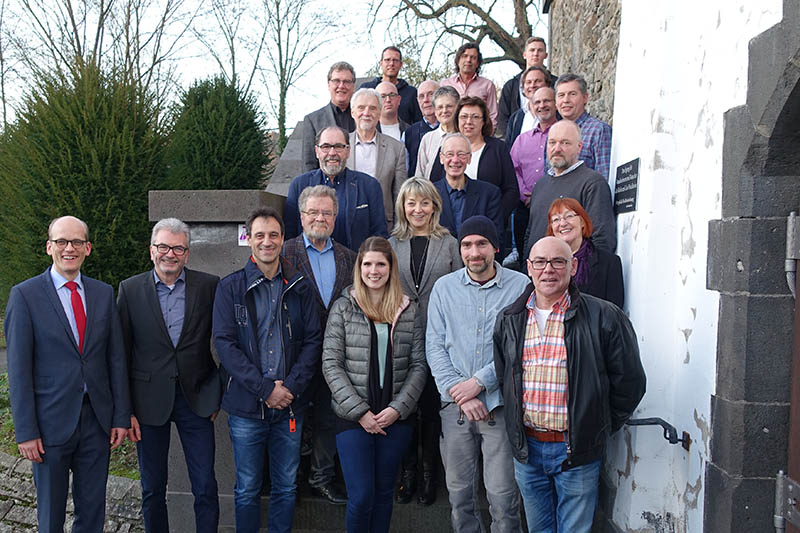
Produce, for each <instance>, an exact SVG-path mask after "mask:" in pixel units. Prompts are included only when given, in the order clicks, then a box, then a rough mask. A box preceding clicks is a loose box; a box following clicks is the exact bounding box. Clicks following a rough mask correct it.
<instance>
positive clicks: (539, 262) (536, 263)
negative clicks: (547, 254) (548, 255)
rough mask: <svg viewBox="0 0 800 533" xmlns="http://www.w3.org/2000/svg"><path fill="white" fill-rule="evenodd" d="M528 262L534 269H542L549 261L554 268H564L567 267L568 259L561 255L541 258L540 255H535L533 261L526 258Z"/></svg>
mask: <svg viewBox="0 0 800 533" xmlns="http://www.w3.org/2000/svg"><path fill="white" fill-rule="evenodd" d="M528 263H530V265H531V267H533V269H534V270H544V269H545V268H547V263H550V264H551V265H552V266H553V268H555V269H556V270H564V269H565V268H567V263H569V261H567V260H566V259H564V258H563V257H554V258H553V259H543V258H541V257H537V258H535V259H534V260H533V261H531V260H530V259H528Z"/></svg>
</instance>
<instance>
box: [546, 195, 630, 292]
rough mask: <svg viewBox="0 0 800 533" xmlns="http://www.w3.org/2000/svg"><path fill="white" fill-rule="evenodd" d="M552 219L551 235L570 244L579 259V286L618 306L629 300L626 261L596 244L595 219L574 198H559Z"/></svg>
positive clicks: (554, 204) (549, 233) (576, 283)
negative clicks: (626, 284)
mask: <svg viewBox="0 0 800 533" xmlns="http://www.w3.org/2000/svg"><path fill="white" fill-rule="evenodd" d="M547 218H548V220H549V221H550V223H549V224H548V226H547V235H549V236H555V237H558V238H559V239H561V240H563V241H565V242H566V243H567V244H569V247H570V249H572V255H573V256H574V257H576V258H577V259H578V270H577V272H576V273H575V275H574V276H573V277H572V280H573V281H574V282H575V285H577V286H578V290H580V291H581V292H583V293H585V294H591V295H592V296H597V297H598V298H602V299H603V300H607V301H609V302H611V303H613V304H616V305H617V306H618V307H622V304H623V303H625V287H624V285H623V283H622V262H621V261H620V259H619V257H618V256H617V255H615V254H612V253H609V252H606V251H605V250H601V249H600V248H595V246H594V245H593V244H592V219H590V218H589V215H588V214H587V213H586V210H585V209H584V208H583V206H582V205H581V204H580V202H578V201H577V200H575V199H574V198H557V199H556V200H554V201H553V203H552V204H550V209H549V210H548V212H547Z"/></svg>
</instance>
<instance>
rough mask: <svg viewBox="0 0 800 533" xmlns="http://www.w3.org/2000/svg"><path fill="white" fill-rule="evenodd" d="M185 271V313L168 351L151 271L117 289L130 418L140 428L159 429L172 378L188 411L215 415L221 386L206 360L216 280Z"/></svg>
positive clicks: (172, 397)
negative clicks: (176, 339)
mask: <svg viewBox="0 0 800 533" xmlns="http://www.w3.org/2000/svg"><path fill="white" fill-rule="evenodd" d="M184 270H185V271H186V309H185V311H184V316H183V329H182V330H181V336H180V340H179V341H178V346H176V347H175V346H172V341H171V340H170V338H169V334H168V333H167V326H166V324H165V323H164V317H163V315H162V313H161V306H160V305H159V303H158V295H157V294H156V284H155V280H154V278H153V271H152V270H148V271H147V272H142V273H141V274H138V275H136V276H133V277H130V278H128V279H126V280H125V281H123V282H122V283H120V284H119V294H118V296H117V307H118V308H119V314H120V319H121V322H122V337H123V341H124V344H125V352H126V354H127V356H128V369H129V374H130V381H131V399H132V413H133V414H134V415H135V416H136V418H137V419H138V420H139V423H140V424H147V425H152V426H160V425H162V424H165V423H166V422H167V420H169V415H170V413H171V412H172V406H173V403H174V401H175V373H176V371H177V374H178V380H180V383H181V388H182V389H183V393H184V395H185V396H186V401H187V402H188V403H189V407H191V409H192V411H193V412H194V413H195V414H196V415H198V416H202V417H207V416H211V414H212V413H214V412H215V411H218V410H219V405H220V399H221V397H222V384H221V382H220V380H219V374H218V372H217V365H216V364H215V363H214V359H213V357H212V356H211V318H212V309H213V305H214V294H215V292H216V290H217V282H219V278H218V277H217V276H212V275H211V274H206V273H205V272H198V271H196V270H189V269H188V268H184Z"/></svg>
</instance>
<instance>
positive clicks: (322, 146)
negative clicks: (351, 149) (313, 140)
mask: <svg viewBox="0 0 800 533" xmlns="http://www.w3.org/2000/svg"><path fill="white" fill-rule="evenodd" d="M348 146H350V145H349V144H341V143H337V144H327V143H326V144H318V145H317V148H319V149H320V150H322V151H323V152H330V151H331V150H335V151H337V152H344V151H345V149H346V148H347V147H348Z"/></svg>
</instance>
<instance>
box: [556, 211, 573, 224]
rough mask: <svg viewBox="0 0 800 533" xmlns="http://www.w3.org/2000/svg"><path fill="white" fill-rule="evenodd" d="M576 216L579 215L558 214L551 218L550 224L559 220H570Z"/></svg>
mask: <svg viewBox="0 0 800 533" xmlns="http://www.w3.org/2000/svg"><path fill="white" fill-rule="evenodd" d="M576 216H578V215H577V214H575V213H567V214H566V215H564V216H563V217H562V216H561V215H556V216H554V217H553V218H551V219H550V224H553V225H556V224H558V223H559V222H561V221H562V220H565V221H567V222H569V221H571V220H572V219H573V218H575V217H576Z"/></svg>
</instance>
